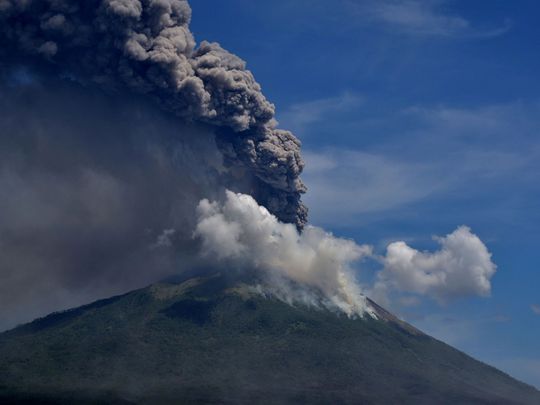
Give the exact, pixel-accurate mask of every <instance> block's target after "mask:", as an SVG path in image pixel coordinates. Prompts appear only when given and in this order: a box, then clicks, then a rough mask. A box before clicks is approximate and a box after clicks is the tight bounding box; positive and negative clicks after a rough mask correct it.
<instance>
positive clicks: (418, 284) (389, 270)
mask: <svg viewBox="0 0 540 405" xmlns="http://www.w3.org/2000/svg"><path fill="white" fill-rule="evenodd" d="M435 240H436V241H437V242H438V243H439V244H440V245H441V249H440V250H438V251H436V252H433V253H430V252H420V251H418V250H416V249H414V248H411V247H410V246H408V245H407V244H406V243H405V242H394V243H391V244H390V245H389V246H388V248H387V251H386V255H385V256H384V257H382V258H381V261H382V263H383V265H384V268H383V270H382V271H381V272H380V273H379V274H378V280H377V282H376V284H375V286H374V288H373V291H372V294H373V296H374V297H380V299H384V298H385V296H386V295H387V294H388V293H390V292H392V291H397V292H402V293H411V294H418V295H425V296H429V297H432V298H434V299H435V300H437V301H439V302H441V303H442V302H447V301H448V300H451V299H454V298H459V297H464V296H481V297H486V296H489V295H490V293H491V278H492V277H493V275H494V274H495V271H496V269H497V266H496V265H495V264H494V263H493V262H492V260H491V254H490V252H489V251H488V249H487V248H486V246H485V245H484V243H483V242H482V241H481V240H480V238H478V236H476V235H474V234H473V233H472V232H471V230H470V229H469V228H468V227H466V226H461V227H459V228H458V229H457V230H456V231H454V232H453V233H451V234H449V235H447V236H445V237H436V238H435Z"/></svg>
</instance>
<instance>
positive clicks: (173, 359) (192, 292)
mask: <svg viewBox="0 0 540 405" xmlns="http://www.w3.org/2000/svg"><path fill="white" fill-rule="evenodd" d="M373 305H374V304H373ZM374 308H375V309H376V311H377V313H378V314H379V319H378V320H375V319H372V318H368V317H366V318H365V319H349V318H347V317H346V316H344V315H341V314H337V313H333V312H331V311H328V310H318V309H314V308H307V307H304V306H289V305H287V304H285V303H283V302H280V301H278V300H273V299H269V298H264V297H262V296H259V295H255V294H252V293H250V290H249V289H248V288H247V287H246V286H245V285H243V284H241V283H239V282H237V281H234V280H227V279H225V278H224V277H221V276H219V275H217V276H214V277H207V278H195V279H189V280H187V281H184V282H182V283H171V284H167V283H165V284H158V285H154V286H151V287H148V288H145V289H142V290H138V291H134V292H131V293H129V294H126V295H124V296H121V297H116V298H111V299H108V300H104V301H100V302H97V303H94V304H91V305H88V306H85V307H81V308H78V309H74V310H71V311H67V312H63V313H58V314H53V315H50V316H48V317H46V318H43V319H39V320H36V321H34V322H32V323H30V324H27V325H24V326H21V327H19V328H16V329H14V330H12V331H9V332H6V333H3V334H1V335H0V402H2V400H3V401H10V403H42V404H47V403H51V404H57V403H118V404H124V403H126V404H130V403H148V404H156V403H165V404H166V403H201V402H202V403H310V404H317V403H321V404H322V403H332V404H348V403H351V404H353V403H354V404H358V403H362V404H456V403H462V404H473V403H474V404H538V403H540V393H539V392H538V391H536V390H535V389H534V388H532V387H529V386H527V385H525V384H523V383H520V382H518V381H516V380H514V379H512V378H511V377H509V376H507V375H506V374H504V373H502V372H500V371H498V370H496V369H494V368H492V367H489V366H487V365H485V364H483V363H480V362H478V361H476V360H474V359H472V358H470V357H468V356H466V355H465V354H463V353H461V352H459V351H457V350H455V349H453V348H451V347H450V346H448V345H446V344H443V343H441V342H439V341H437V340H435V339H433V338H431V337H429V336H427V335H424V334H422V333H421V332H419V331H417V330H416V329H414V328H413V327H412V326H410V325H407V324H405V323H403V322H401V321H399V320H398V319H396V318H395V317H393V316H392V315H391V314H389V313H387V312H385V311H384V310H383V309H381V308H379V307H377V306H375V305H374Z"/></svg>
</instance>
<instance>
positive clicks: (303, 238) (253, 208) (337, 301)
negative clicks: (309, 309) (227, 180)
mask: <svg viewBox="0 0 540 405" xmlns="http://www.w3.org/2000/svg"><path fill="white" fill-rule="evenodd" d="M198 214H199V222H198V225H197V228H196V231H195V236H196V237H199V238H200V239H201V240H202V249H203V252H204V253H205V254H206V255H210V256H214V257H215V258H217V259H219V260H230V261H232V262H233V263H234V264H236V265H239V266H241V267H245V268H248V269H255V270H256V271H258V274H257V275H258V276H259V277H262V278H263V279H264V280H263V281H264V285H265V287H264V288H265V290H264V292H265V293H270V294H273V295H275V296H277V297H279V298H282V299H284V300H286V301H288V302H294V301H301V302H303V303H308V304H315V305H320V304H322V305H323V306H326V307H328V308H334V309H335V308H337V309H339V310H341V311H343V312H345V313H347V314H348V315H349V316H355V315H363V314H364V313H366V311H368V312H369V311H370V309H369V307H368V305H367V300H366V297H365V296H364V295H363V294H362V292H361V288H360V286H359V285H358V283H357V282H356V280H355V278H354V275H353V270H352V267H351V264H352V263H354V262H357V261H359V260H360V259H362V258H364V257H367V256H369V255H371V252H372V249H371V247H369V246H360V245H357V244H356V243H355V242H354V241H351V240H346V239H340V238H336V237H334V236H333V235H332V234H330V233H327V232H325V231H323V230H322V229H320V228H316V227H313V226H308V227H307V228H306V229H305V230H304V232H303V233H299V232H298V230H297V229H296V227H295V226H294V225H292V224H284V223H281V222H279V221H278V219H277V218H276V217H275V216H274V215H272V214H270V212H268V210H267V209H266V208H264V207H261V206H259V205H258V204H257V202H256V201H255V200H254V199H253V198H252V197H251V196H248V195H243V194H236V193H232V192H230V191H227V193H226V199H225V202H224V203H222V204H221V203H218V202H210V201H209V200H202V201H201V202H200V204H199V207H198ZM291 282H292V283H291ZM295 285H300V286H303V287H307V288H300V289H295V288H294V286H295Z"/></svg>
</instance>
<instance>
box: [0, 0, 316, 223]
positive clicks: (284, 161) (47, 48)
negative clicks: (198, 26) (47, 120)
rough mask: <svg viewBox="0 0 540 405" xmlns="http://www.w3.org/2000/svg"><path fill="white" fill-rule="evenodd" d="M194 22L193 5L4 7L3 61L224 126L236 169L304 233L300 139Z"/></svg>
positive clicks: (19, 1) (3, 2) (0, 20)
mask: <svg viewBox="0 0 540 405" xmlns="http://www.w3.org/2000/svg"><path fill="white" fill-rule="evenodd" d="M190 19H191V9H190V7H189V5H188V3H187V1H185V0H85V1H76V0H0V48H1V51H0V52H1V54H0V55H1V58H2V59H3V60H4V61H10V60H11V61H12V62H13V60H16V61H19V62H20V61H21V58H23V57H26V58H31V60H32V61H33V62H34V63H36V60H37V61H40V62H41V63H42V64H43V65H44V67H45V68H47V69H50V70H52V71H54V72H55V73H56V74H58V75H59V76H64V77H69V78H71V79H72V80H75V81H78V82H80V83H83V84H84V83H87V84H92V85H97V86H99V87H100V88H101V89H104V90H106V91H108V92H115V91H122V90H125V89H128V90H130V91H134V92H136V93H139V94H143V95H146V96H149V97H151V98H153V99H154V100H155V102H156V103H158V104H159V105H160V106H161V107H162V108H164V109H166V110H168V111H170V112H172V113H174V114H175V115H177V116H178V117H181V118H182V119H184V120H187V121H197V122H205V123H209V124H211V125H215V126H217V127H219V128H220V129H221V131H220V132H221V136H220V138H219V146H220V149H221V151H222V152H223V153H224V155H225V157H226V160H227V164H228V165H231V166H235V167H237V166H239V165H243V166H245V167H246V168H248V169H249V170H250V171H252V173H254V175H255V177H256V179H257V181H256V184H253V189H252V194H253V195H254V197H255V198H256V199H257V200H258V201H259V203H261V204H263V205H264V206H266V207H268V209H269V210H270V211H271V212H272V213H274V214H275V215H276V216H277V217H278V218H280V219H281V220H282V221H285V222H293V223H296V224H297V226H299V227H302V226H303V225H304V224H305V222H306V217H307V210H306V208H305V207H304V206H303V205H302V204H301V202H300V195H301V194H302V193H304V192H305V187H304V185H303V184H302V182H301V181H300V179H299V175H300V173H301V172H302V168H303V162H302V159H301V157H300V153H299V148H300V143H299V141H298V140H297V139H296V138H295V137H294V136H293V135H292V134H291V133H290V132H287V131H282V130H279V129H276V128H275V127H274V120H273V117H274V106H273V105H272V104H271V103H269V102H268V101H267V100H266V98H265V97H264V95H263V94H262V93H261V88H260V86H259V84H258V83H257V82H256V81H255V79H254V77H253V75H252V74H251V73H250V72H249V71H248V70H246V66H245V63H244V62H243V61H242V60H241V59H239V58H238V57H236V56H235V55H232V54H231V53H229V52H227V51H226V50H224V49H222V48H221V47H220V46H219V45H218V44H215V43H208V42H202V43H201V45H200V46H199V47H198V48H196V46H195V40H194V38H193V35H192V34H191V32H190V30H189V22H190ZM4 63H5V62H4Z"/></svg>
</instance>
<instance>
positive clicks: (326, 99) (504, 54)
mask: <svg viewBox="0 0 540 405" xmlns="http://www.w3.org/2000/svg"><path fill="white" fill-rule="evenodd" d="M192 8H193V14H194V18H193V23H192V30H193V32H194V33H195V35H196V37H197V39H198V40H201V39H207V40H211V41H218V42H220V43H221V44H222V45H223V46H224V47H225V48H227V49H229V50H230V51H232V52H234V53H236V54H238V55H239V56H241V57H242V58H243V59H245V60H247V61H248V67H249V68H250V69H251V70H252V71H253V72H254V74H255V75H256V78H257V80H258V81H259V82H260V83H261V85H262V86H263V89H264V91H265V93H266V95H267V97H268V98H269V99H270V100H271V101H272V102H274V103H275V104H276V106H277V111H278V119H279V121H280V124H281V126H282V127H283V128H286V129H291V130H293V131H294V132H295V133H296V135H297V136H299V137H300V138H301V140H302V142H303V145H304V146H303V149H304V154H305V158H306V162H307V167H306V171H305V175H304V179H305V182H306V183H307V185H308V187H309V188H310V191H309V192H308V194H307V195H306V197H305V201H306V202H307V204H308V205H309V207H310V209H311V214H310V215H311V216H310V219H311V222H312V223H314V224H316V225H321V226H324V227H325V228H326V229H329V230H331V231H333V232H334V233H335V234H337V235H340V236H345V237H350V238H354V239H356V240H357V241H358V242H360V243H369V244H372V245H374V246H375V247H376V249H377V250H378V251H379V253H381V254H382V253H384V249H385V246H386V245H387V244H388V243H389V242H392V241H396V240H404V241H406V242H407V243H408V244H409V245H411V246H413V247H415V248H416V249H419V250H424V249H426V250H433V249H436V248H437V244H436V243H435V242H434V241H433V240H432V235H441V236H444V235H446V234H449V233H450V232H452V231H454V230H455V229H456V227H458V226H460V225H468V226H470V227H471V228H472V231H473V232H474V233H475V234H477V235H478V236H479V237H480V238H481V239H482V241H483V242H484V243H485V244H486V245H487V247H488V249H489V250H490V252H491V253H492V254H493V261H494V262H495V263H496V264H497V266H498V271H497V274H496V275H495V277H494V278H493V280H492V296H491V297H489V298H466V299H462V300H459V301H454V302H450V303H447V304H446V305H442V306H441V305H439V304H437V303H436V302H434V301H430V300H429V299H425V300H422V302H421V303H420V304H417V305H414V306H401V307H399V308H396V310H397V311H398V312H400V314H401V315H402V316H403V317H405V318H406V319H407V320H409V321H410V322H412V323H414V324H415V325H417V326H419V327H420V328H422V329H423V330H425V331H427V332H428V333H430V334H432V335H434V336H435V337H437V338H440V339H442V340H444V341H446V342H448V343H450V344H452V345H454V346H456V347H458V348H460V349H462V350H464V351H465V352H467V353H469V354H472V355H473V356H475V357H477V358H479V359H481V360H484V361H486V362H488V363H490V364H493V365H495V366H497V367H500V368H502V369H503V370H505V371H508V372H510V373H511V374H512V375H514V376H516V377H519V378H521V379H523V380H524V381H526V382H529V383H531V384H534V385H536V386H537V387H540V346H539V345H538V344H537V342H538V341H540V293H539V288H538V287H539V286H540V268H539V267H538V263H539V262H540V249H538V241H540V230H539V228H538V224H539V223H540V185H539V183H538V180H537V179H538V177H539V176H538V175H539V174H540V173H539V172H540V159H539V157H540V140H539V137H538V133H539V131H540V80H539V76H538V72H539V71H540V52H539V50H540V49H539V48H540V27H538V24H537V16H538V13H539V12H540V4H538V2H536V1H527V0H520V1H519V2H511V1H502V0H489V1H488V0H477V1H474V2H470V1H457V0H456V1H450V0H449V1H445V0H424V1H416V0H401V1H398V0H396V1H390V0H389V1H375V0H373V1H371V0H334V1H331V2H329V1H326V0H274V1H272V2H259V1H257V2H254V1H251V0H228V1H221V2H216V1H214V0H197V1H194V2H192Z"/></svg>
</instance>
